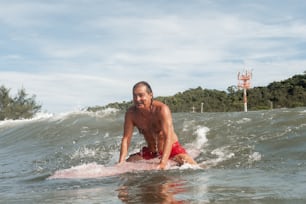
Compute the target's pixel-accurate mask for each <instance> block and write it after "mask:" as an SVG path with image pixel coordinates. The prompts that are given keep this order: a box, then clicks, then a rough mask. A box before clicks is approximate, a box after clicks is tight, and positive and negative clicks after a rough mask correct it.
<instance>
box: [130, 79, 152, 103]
mask: <svg viewBox="0 0 306 204" xmlns="http://www.w3.org/2000/svg"><path fill="white" fill-rule="evenodd" d="M133 101H134V104H135V106H136V107H137V108H149V107H150V106H151V104H152V101H153V92H152V89H151V86H150V84H149V83H148V82H145V81H140V82H138V83H136V84H135V85H134V86H133Z"/></svg>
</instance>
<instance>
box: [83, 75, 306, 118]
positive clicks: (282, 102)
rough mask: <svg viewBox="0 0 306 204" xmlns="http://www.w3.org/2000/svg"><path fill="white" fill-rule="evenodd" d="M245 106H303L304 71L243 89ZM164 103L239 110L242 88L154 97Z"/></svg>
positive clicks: (184, 108)
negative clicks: (260, 85)
mask: <svg viewBox="0 0 306 204" xmlns="http://www.w3.org/2000/svg"><path fill="white" fill-rule="evenodd" d="M247 98H248V109H249V110H265V109H271V108H294V107H302V106H306V71H305V72H304V74H300V75H294V76H293V77H291V78H288V79H286V80H284V81H279V82H272V83H270V84H269V85H268V86H266V87H254V88H251V89H249V90H248V91H247ZM156 99H157V100H160V101H162V102H164V103H165V104H167V105H168V106H169V108H170V109H171V110H172V112H191V111H195V112H201V111H203V112H230V111H242V110H243V90H240V89H238V88H237V86H230V87H228V88H227V91H219V90H210V89H203V88H202V87H197V88H193V89H189V90H186V91H184V92H179V93H177V94H175V95H173V96H166V97H164V96H159V97H156ZM131 105H132V101H128V102H126V101H123V102H121V103H119V102H115V103H110V104H108V105H106V106H96V107H89V108H88V109H87V110H88V111H99V110H103V109H106V108H116V109H119V110H123V111H125V110H126V109H127V108H128V107H129V106H131Z"/></svg>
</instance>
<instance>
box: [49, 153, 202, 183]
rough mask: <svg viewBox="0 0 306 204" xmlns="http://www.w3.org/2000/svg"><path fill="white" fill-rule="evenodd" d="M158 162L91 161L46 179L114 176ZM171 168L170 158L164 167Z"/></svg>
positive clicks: (172, 166)
mask: <svg viewBox="0 0 306 204" xmlns="http://www.w3.org/2000/svg"><path fill="white" fill-rule="evenodd" d="M188 153H189V155H190V156H191V157H193V158H195V157H197V156H198V155H199V154H200V151H199V150H196V149H193V150H190V151H188ZM159 162H160V159H158V158H155V159H150V160H140V161H137V162H124V163H122V164H116V165H113V166H104V165H101V164H97V163H95V162H93V163H89V164H82V165H79V166H75V167H71V168H68V169H62V170H58V171H55V173H54V174H53V175H51V176H50V177H48V179H89V178H100V177H108V176H116V175H120V174H124V173H128V172H131V173H132V172H141V171H150V170H158V169H157V166H158V164H159ZM183 166H184V165H183ZM185 166H187V168H189V167H190V166H192V165H189V166H188V164H186V165H185ZM194 167H195V166H194ZM173 168H178V167H177V163H176V162H174V161H172V160H169V161H168V165H167V168H166V169H173ZM195 168H197V167H195Z"/></svg>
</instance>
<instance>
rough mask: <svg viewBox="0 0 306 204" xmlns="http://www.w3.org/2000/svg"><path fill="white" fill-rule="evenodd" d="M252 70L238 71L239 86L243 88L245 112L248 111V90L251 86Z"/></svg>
mask: <svg viewBox="0 0 306 204" xmlns="http://www.w3.org/2000/svg"><path fill="white" fill-rule="evenodd" d="M251 78H252V71H249V70H245V71H243V73H241V74H240V72H238V88H243V103H244V112H248V105H247V104H248V99H247V92H246V90H247V89H249V88H251V82H250V80H251Z"/></svg>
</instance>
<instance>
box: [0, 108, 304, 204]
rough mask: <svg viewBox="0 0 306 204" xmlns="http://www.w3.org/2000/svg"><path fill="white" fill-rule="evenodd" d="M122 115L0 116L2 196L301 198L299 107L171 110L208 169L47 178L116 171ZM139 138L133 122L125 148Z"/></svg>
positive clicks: (134, 147) (23, 199)
mask: <svg viewBox="0 0 306 204" xmlns="http://www.w3.org/2000/svg"><path fill="white" fill-rule="evenodd" d="M123 119H124V115H123V114H122V113H120V112H116V111H111V110H108V111H104V112H98V113H91V112H82V111H80V112H72V113H65V114H58V115H51V114H40V115H37V116H36V117H35V118H33V119H31V120H17V121H10V120H7V121H1V122H0V166H1V168H0V203H56V204H59V203H269V204H270V203H275V204H276V203H277V204H279V203H306V108H296V109H278V110H269V111H255V112H247V113H244V112H234V113H174V114H173V120H174V126H175V130H176V132H177V134H178V135H179V140H180V143H181V144H182V145H183V146H185V147H186V149H187V150H188V151H190V152H191V153H192V152H197V154H196V158H195V160H196V161H197V162H198V163H199V164H200V166H204V165H205V166H207V168H194V167H190V166H188V165H184V166H182V167H180V168H170V169H169V170H165V171H158V170H152V171H148V170H139V171H136V170H133V171H125V172H121V173H120V174H118V175H109V176H105V175H104V176H101V177H98V178H74V179H71V178H70V179H50V176H52V175H54V173H55V172H56V171H58V170H63V169H70V170H71V169H73V168H76V169H77V170H78V171H79V172H82V171H83V173H84V174H86V171H90V170H91V169H92V168H97V167H99V168H100V167H101V168H102V167H105V169H104V170H105V171H115V170H116V168H117V167H114V165H115V164H116V163H117V161H118V157H119V149H120V142H121V137H122V131H123V129H122V127H123ZM144 144H145V143H144V140H143V138H142V136H141V135H139V134H138V132H137V131H136V130H135V132H134V135H133V139H132V143H131V147H130V149H129V151H130V153H133V152H136V151H138V150H139V149H140V148H141V147H142V146H143V145H144ZM83 167H85V168H83ZM109 167H113V169H112V168H109ZM104 173H105V172H104Z"/></svg>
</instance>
